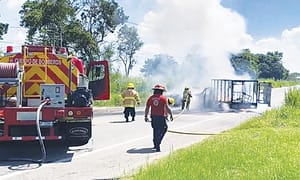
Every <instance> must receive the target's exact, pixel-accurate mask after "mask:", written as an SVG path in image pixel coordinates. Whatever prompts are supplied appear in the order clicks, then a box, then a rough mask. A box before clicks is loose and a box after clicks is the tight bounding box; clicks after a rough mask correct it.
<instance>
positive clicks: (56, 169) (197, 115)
mask: <svg viewBox="0 0 300 180" xmlns="http://www.w3.org/2000/svg"><path fill="white" fill-rule="evenodd" d="M285 92H286V89H285V88H280V89H273V92H272V102H271V104H272V106H271V108H276V107H278V106H280V105H281V104H282V102H283V99H284V93H285ZM191 107H192V109H191V110H190V111H188V112H184V113H182V114H181V113H180V110H179V109H176V108H174V109H173V112H174V114H175V120H174V121H173V122H169V123H168V126H169V130H171V131H178V132H185V133H195V134H198V133H216V134H219V133H221V132H223V131H226V130H228V129H231V128H233V127H235V126H237V125H239V124H240V123H243V122H244V121H246V120H248V119H249V118H251V117H254V116H258V115H260V113H262V112H264V111H265V110H268V109H270V108H269V107H267V106H266V105H259V106H258V108H257V109H255V110H242V111H231V110H228V111H222V112H203V111H199V109H197V107H193V104H192V105H191ZM137 110H138V113H137V114H138V115H137V118H136V121H134V122H128V123H126V122H125V121H124V119H123V115H122V108H112V109H111V108H95V113H94V115H95V118H94V121H93V139H91V141H90V142H89V143H88V144H87V145H84V146H80V147H70V148H68V147H65V146H63V145H57V144H55V143H51V144H47V145H46V151H47V162H46V163H43V164H37V163H34V162H29V161H19V160H16V161H6V160H7V159H8V158H18V159H20V158H30V159H32V160H37V159H40V158H41V151H40V148H39V145H38V143H15V144H0V155H1V158H0V159H2V161H0V179H20V180H29V179H30V180H32V179H45V180H47V179H49V180H50V179H51V180H53V179H68V180H72V179H76V180H78V179H84V180H86V179H91V180H92V179H113V178H118V177H120V176H124V175H130V174H133V173H135V172H136V171H138V170H139V168H141V167H142V166H145V165H147V164H149V163H153V162H155V161H156V160H158V159H160V158H162V157H166V156H168V155H170V154H172V153H173V152H174V151H176V150H178V149H181V148H185V147H188V146H190V145H192V144H194V143H197V142H200V141H202V140H203V139H205V138H207V137H208V136H209V135H188V134H181V133H171V132H168V133H167V134H166V136H165V138H164V139H163V142H162V145H161V152H156V151H154V150H153V149H152V147H153V144H152V128H151V126H150V123H146V122H144V119H143V117H144V116H143V115H144V114H143V113H144V112H143V110H144V109H143V107H140V108H138V109H137Z"/></svg>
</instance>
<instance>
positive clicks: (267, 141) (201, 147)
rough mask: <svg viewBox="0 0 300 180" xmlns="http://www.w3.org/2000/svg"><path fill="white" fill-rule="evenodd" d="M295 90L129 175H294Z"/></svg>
mask: <svg viewBox="0 0 300 180" xmlns="http://www.w3.org/2000/svg"><path fill="white" fill-rule="evenodd" d="M299 94H300V90H291V92H289V93H288V94H287V95H286V98H285V104H286V105H285V106H283V107H281V108H278V109H273V110H271V111H267V112H265V113H264V114H263V115H262V116H259V117H256V118H254V119H252V120H250V121H248V122H246V123H244V124H242V125H241V126H239V127H237V128H235V129H232V130H230V131H227V132H226V133H224V134H223V135H220V136H214V137H210V138H208V139H206V140H204V141H203V142H201V143H198V144H195V145H193V146H191V147H189V148H186V149H182V150H179V151H176V152H174V153H173V154H170V155H169V156H168V157H166V158H164V159H161V160H158V161H157V162H155V163H152V164H149V165H147V167H145V168H143V169H141V170H140V171H139V172H138V173H137V174H136V175H134V176H133V177H131V178H133V179H151V180H152V179H164V180H165V179H172V180H174V179H222V180H224V179H230V180H231V179H300V170H299V169H300V153H299V150H300V96H299Z"/></svg>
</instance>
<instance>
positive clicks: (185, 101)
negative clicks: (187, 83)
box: [181, 87, 192, 110]
mask: <svg viewBox="0 0 300 180" xmlns="http://www.w3.org/2000/svg"><path fill="white" fill-rule="evenodd" d="M191 98H192V92H191V90H190V88H188V87H185V88H184V91H183V95H182V105H181V110H183V109H184V108H186V109H187V110H189V109H190V103H191Z"/></svg>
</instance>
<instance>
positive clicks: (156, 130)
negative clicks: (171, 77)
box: [145, 84, 173, 152]
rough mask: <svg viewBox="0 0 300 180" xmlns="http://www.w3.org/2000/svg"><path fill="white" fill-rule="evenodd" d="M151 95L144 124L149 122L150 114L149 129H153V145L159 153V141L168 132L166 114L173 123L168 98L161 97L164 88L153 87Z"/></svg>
mask: <svg viewBox="0 0 300 180" xmlns="http://www.w3.org/2000/svg"><path fill="white" fill-rule="evenodd" d="M152 89H153V91H154V92H153V95H152V96H150V97H149V98H148V100H147V103H146V108H145V122H148V121H149V118H148V114H149V111H150V110H151V112H150V117H151V127H152V128H153V143H154V148H155V149H156V151H157V152H159V151H160V144H161V141H162V139H163V137H164V135H165V134H166V132H167V130H168V125H167V122H166V119H167V116H168V114H170V120H171V121H173V114H172V111H171V109H170V107H169V105H168V98H167V97H166V96H164V95H163V92H164V91H166V88H165V87H164V86H162V85H160V84H157V85H155V86H154V88H152Z"/></svg>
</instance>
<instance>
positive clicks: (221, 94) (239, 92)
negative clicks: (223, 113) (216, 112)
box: [212, 79, 260, 109]
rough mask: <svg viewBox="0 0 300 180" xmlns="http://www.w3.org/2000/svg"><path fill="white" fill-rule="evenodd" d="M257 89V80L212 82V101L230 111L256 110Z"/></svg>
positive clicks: (215, 80) (220, 80)
mask: <svg viewBox="0 0 300 180" xmlns="http://www.w3.org/2000/svg"><path fill="white" fill-rule="evenodd" d="M259 89H260V88H259V82H258V81H257V80H230V79H213V80H212V91H213V93H212V94H213V100H214V101H215V102H216V103H226V104H228V105H229V107H230V108H232V109H242V108H257V104H258V98H259Z"/></svg>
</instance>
